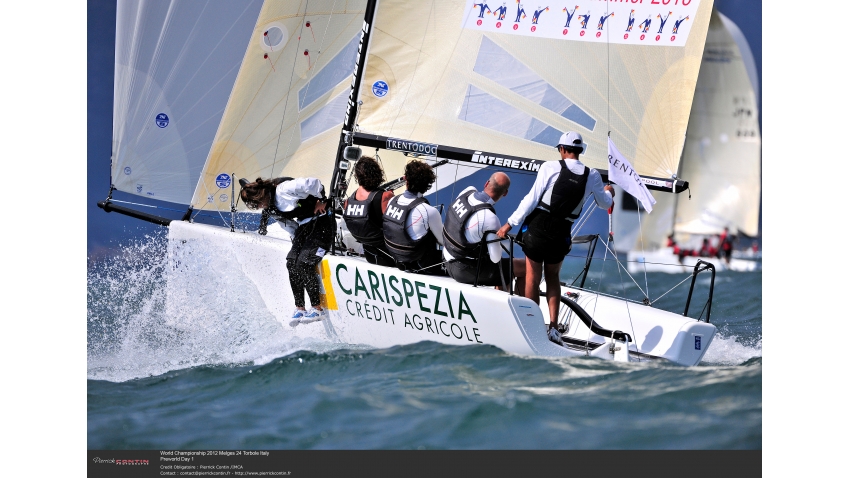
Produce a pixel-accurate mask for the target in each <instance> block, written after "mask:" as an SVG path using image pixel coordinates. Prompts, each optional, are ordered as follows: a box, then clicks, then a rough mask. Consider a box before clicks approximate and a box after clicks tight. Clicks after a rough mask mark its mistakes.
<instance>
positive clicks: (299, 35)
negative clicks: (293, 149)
mask: <svg viewBox="0 0 850 478" xmlns="http://www.w3.org/2000/svg"><path fill="white" fill-rule="evenodd" d="M309 8H310V0H307V2H306V3H305V4H304V17H302V19H301V29H300V30H299V31H298V46H297V47H296V48H295V52H294V54H295V59H294V61H293V62H292V71H290V72H289V86H287V90H288V91H287V93H286V101H285V102H284V103H283V114H282V115H281V116H280V129H279V130H278V133H277V142H276V143H275V146H274V156H272V170H271V171H270V172H269V176H272V177H274V168H275V166H276V165H277V152H278V149H279V148H280V137H281V136H282V135H283V120H284V119H286V108H287V107H289V97H290V96H292V94H293V93H294V92H293V91H292V77H293V76H295V62H296V61H298V52H300V51H301V37H302V36H304V35H303V34H304V18H306V17H307V11H308V10H309ZM308 85H309V81H308ZM299 113H300V108H299ZM297 120H298V118H297V117H296V121H297ZM290 138H291V136H290ZM287 147H289V145H288V144H287Z"/></svg>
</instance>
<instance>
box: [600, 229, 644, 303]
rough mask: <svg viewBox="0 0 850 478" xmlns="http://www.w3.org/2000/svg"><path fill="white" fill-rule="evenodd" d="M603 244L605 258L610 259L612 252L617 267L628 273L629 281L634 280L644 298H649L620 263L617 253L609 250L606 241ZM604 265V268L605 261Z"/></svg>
mask: <svg viewBox="0 0 850 478" xmlns="http://www.w3.org/2000/svg"><path fill="white" fill-rule="evenodd" d="M602 244H603V245H604V246H605V257H606V258H607V257H608V251H610V252H611V255H612V256H613V258H614V260H615V261H617V265H618V266H619V267H621V268H622V269H623V270H624V271H625V272H626V275H628V276H629V279H631V280H632V282H634V283H635V285H636V286H637V288H638V290H639V291H640V292H641V294H643V296H644V297H647V298H648V297H649V296H648V295H647V294H646V293H645V292H644V291H643V289H641V287H640V284H638V283H637V282H636V281H635V278H634V277H632V275H631V274H630V273H629V271H628V270H627V269H626V268H625V267H623V264H621V263H620V259H617V254H616V253H614V251H611V249H610V248H608V241H605V242H603V243H602ZM602 263H603V267H604V263H605V261H604V260H603V261H602Z"/></svg>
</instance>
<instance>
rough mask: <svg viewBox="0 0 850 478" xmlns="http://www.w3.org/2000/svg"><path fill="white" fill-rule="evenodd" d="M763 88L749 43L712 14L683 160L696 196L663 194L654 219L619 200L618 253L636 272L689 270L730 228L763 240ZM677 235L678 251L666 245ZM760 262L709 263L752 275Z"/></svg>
mask: <svg viewBox="0 0 850 478" xmlns="http://www.w3.org/2000/svg"><path fill="white" fill-rule="evenodd" d="M758 85H759V82H758V77H757V73H756V68H755V62H754V60H753V55H752V52H751V51H750V47H749V45H748V44H747V41H746V39H745V38H744V36H743V34H742V33H741V31H740V29H739V28H738V27H737V25H735V24H734V23H733V22H732V21H731V20H730V19H729V18H728V17H726V16H725V15H723V14H722V13H721V12H718V11H717V10H716V9H714V10H713V11H712V13H711V21H710V23H709V27H708V34H707V36H706V41H705V52H704V54H703V57H702V66H701V67H700V72H699V79H698V80H697V85H696V89H695V92H694V106H693V108H692V109H691V114H690V121H689V122H688V131H687V141H686V142H685V147H684V151H683V153H682V160H681V162H680V163H679V168H680V175H681V176H682V177H686V178H688V181H689V187H690V192H689V194H688V196H687V197H684V196H685V195H684V194H683V195H679V196H675V197H674V196H672V195H658V196H659V197H658V203H657V204H656V205H655V207H654V208H653V211H652V213H651V214H645V213H642V212H640V208H638V207H637V205H636V204H635V203H634V201H631V202H629V201H621V202H620V203H619V204H618V205H617V206H616V209H615V212H614V237H615V238H616V241H615V249H616V250H617V251H618V252H622V253H627V254H628V256H627V257H628V270H629V271H630V272H632V273H640V272H643V271H647V272H667V273H682V272H689V271H691V270H693V267H694V265H695V264H696V262H697V261H698V260H700V258H699V257H698V256H697V255H696V254H697V252H698V251H699V250H700V247H701V244H702V242H703V240H705V239H707V240H709V241H712V240H713V241H716V240H717V238H718V236H719V235H720V234H723V233H724V229H727V230H728V234H731V235H741V234H743V235H745V236H748V237H755V236H757V235H758V219H759V206H760V198H761V177H760V175H761V134H760V131H759V122H758V116H759V113H758V111H759V108H758V104H757V98H758V94H757V92H758V88H759V87H758ZM671 234H672V235H673V238H674V240H675V243H676V245H677V247H678V250H674V247H673V246H669V245H668V242H667V239H668V236H669V235H671ZM714 246H717V244H714ZM686 251H690V253H689V252H686ZM736 252H737V251H736ZM759 259H760V257H758V256H753V255H752V254H750V255H749V256H747V255H745V254H733V255H732V257H731V259H730V260H729V261H726V260H724V259H717V260H714V259H711V260H713V261H714V264H715V266H716V267H717V269H718V270H732V271H743V272H746V271H753V270H757V269H760V268H761V261H760V260H759Z"/></svg>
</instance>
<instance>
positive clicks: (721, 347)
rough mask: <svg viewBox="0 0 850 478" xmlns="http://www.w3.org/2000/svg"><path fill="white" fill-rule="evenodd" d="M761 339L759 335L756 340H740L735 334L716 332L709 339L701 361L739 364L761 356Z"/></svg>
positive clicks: (714, 363)
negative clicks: (727, 335) (724, 335)
mask: <svg viewBox="0 0 850 478" xmlns="http://www.w3.org/2000/svg"><path fill="white" fill-rule="evenodd" d="M761 340H762V339H761V336H759V338H758V340H754V341H742V340H741V339H740V338H739V337H737V336H735V335H731V336H729V337H723V336H722V335H721V334H719V333H718V334H717V335H715V336H714V339H713V340H712V341H711V345H710V346H709V347H708V350H707V351H706V352H705V356H703V358H702V362H701V363H703V364H712V365H739V364H742V363H744V362H746V361H747V360H749V359H752V358H756V357H761Z"/></svg>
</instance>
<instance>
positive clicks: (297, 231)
mask: <svg viewBox="0 0 850 478" xmlns="http://www.w3.org/2000/svg"><path fill="white" fill-rule="evenodd" d="M240 184H242V190H241V191H240V193H239V197H240V198H241V199H242V201H243V202H244V203H245V205H246V206H248V208H249V209H262V216H261V218H260V227H259V233H260V234H262V235H265V234H266V233H267V227H268V221H269V219H270V218H274V219H276V220H277V221H278V222H279V223H280V224H281V225H282V226H283V228H284V229H286V230H287V231H289V233H290V234H291V235H292V248H291V249H290V250H289V253H288V254H287V255H286V269H287V271H288V272H289V285H290V287H291V289H292V296H293V298H294V299H295V312H294V313H293V315H292V322H290V325H291V326H293V327H294V326H296V325H298V324H303V323H310V322H315V321H317V320H322V319H324V318H325V317H327V311H326V310H324V308H323V307H322V305H321V296H320V292H319V279H318V277H317V274H316V265H317V264H318V263H319V262H321V260H322V258H323V257H324V256H325V254H326V253H327V252H328V250H329V249H330V248H331V243H332V241H333V238H334V234H336V221H335V220H334V217H333V215H332V211H331V210H330V209H328V208H327V203H328V201H327V199H326V198H325V187H324V186H322V183H321V182H320V181H319V180H318V179H316V178H289V177H286V178H275V179H262V178H257V180H256V181H254V182H252V183H249V182H247V181H246V180H244V179H243V180H240ZM305 291H306V292H307V295H308V296H309V298H310V305H311V307H312V309H311V310H309V311H307V310H306V309H305V308H304V292H305Z"/></svg>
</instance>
